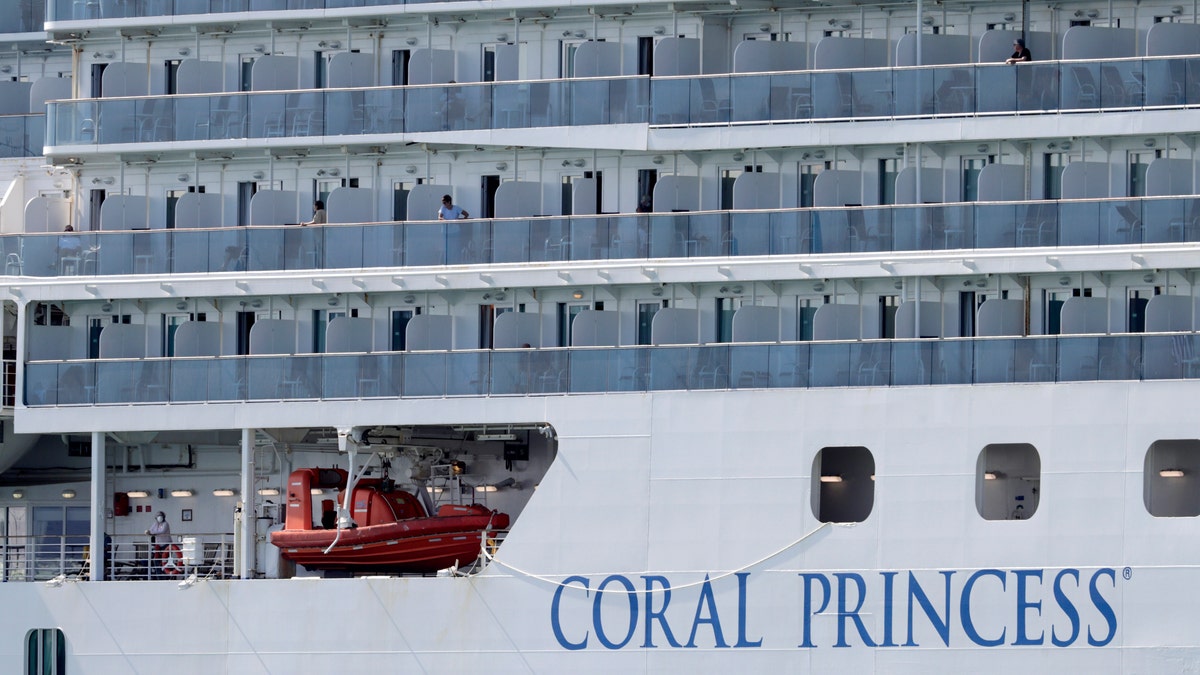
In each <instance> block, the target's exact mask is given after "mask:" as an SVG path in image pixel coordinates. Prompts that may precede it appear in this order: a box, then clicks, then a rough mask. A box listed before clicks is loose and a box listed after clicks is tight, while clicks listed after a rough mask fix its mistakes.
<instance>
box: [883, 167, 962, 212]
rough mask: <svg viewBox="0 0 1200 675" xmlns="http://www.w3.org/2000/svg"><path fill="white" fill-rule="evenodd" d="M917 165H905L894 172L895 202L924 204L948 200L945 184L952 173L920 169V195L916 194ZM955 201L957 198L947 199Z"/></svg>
mask: <svg viewBox="0 0 1200 675" xmlns="http://www.w3.org/2000/svg"><path fill="white" fill-rule="evenodd" d="M917 171H918V169H917V167H915V166H910V167H905V168H903V169H901V170H900V172H899V173H897V174H896V203H897V204H926V203H929V202H934V203H941V202H945V201H948V200H947V199H946V194H945V186H946V184H947V183H948V182H950V181H951V180H952V179H953V178H954V175H953V174H952V172H949V171H943V170H941V169H920V171H921V195H920V196H919V197H918V196H917ZM949 201H957V200H949Z"/></svg>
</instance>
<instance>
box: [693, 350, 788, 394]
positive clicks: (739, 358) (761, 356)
mask: <svg viewBox="0 0 1200 675" xmlns="http://www.w3.org/2000/svg"><path fill="white" fill-rule="evenodd" d="M771 347H772V345H730V346H728V347H726V348H724V349H723V350H722V351H724V352H726V353H727V355H728V366H729V369H728V371H723V370H722V369H721V368H722V367H723V366H724V365H725V364H724V363H723V362H720V361H718V362H715V363H707V364H701V369H700V370H699V371H698V372H697V378H698V379H699V380H700V381H701V384H703V383H704V382H703V381H704V380H706V379H707V378H708V377H710V376H711V378H712V380H713V386H712V387H710V388H712V389H724V388H727V387H733V388H736V389H766V388H768V387H770V386H772V384H771V380H772V379H773V378H772V373H773V371H774V368H773V367H772V363H771ZM706 365H707V366H709V368H710V369H709V370H707V371H706V370H704V366H706Z"/></svg>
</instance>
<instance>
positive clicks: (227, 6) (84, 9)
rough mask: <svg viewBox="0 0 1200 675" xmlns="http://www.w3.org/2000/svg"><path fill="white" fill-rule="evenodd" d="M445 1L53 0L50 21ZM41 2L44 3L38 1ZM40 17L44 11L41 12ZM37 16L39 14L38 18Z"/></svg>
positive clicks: (378, 5) (443, 0)
mask: <svg viewBox="0 0 1200 675" xmlns="http://www.w3.org/2000/svg"><path fill="white" fill-rule="evenodd" d="M446 1H447V0H53V2H51V3H50V7H49V9H50V11H51V14H50V17H49V20H50V21H87V20H93V19H125V18H142V17H152V16H186V15H191V14H217V13H226V12H271V11H283V10H294V9H339V8H344V7H380V6H384V5H417V4H432V3H437V2H446ZM40 2H42V3H45V2H46V0H40ZM43 14H44V12H43ZM39 16H41V15H39Z"/></svg>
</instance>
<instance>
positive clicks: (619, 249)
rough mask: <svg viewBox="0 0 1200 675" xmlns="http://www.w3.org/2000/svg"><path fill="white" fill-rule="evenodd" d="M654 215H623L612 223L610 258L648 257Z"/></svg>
mask: <svg viewBox="0 0 1200 675" xmlns="http://www.w3.org/2000/svg"><path fill="white" fill-rule="evenodd" d="M652 218H653V216H647V215H638V216H621V217H619V218H617V219H615V220H614V221H613V223H612V228H611V229H610V232H611V233H612V240H611V241H610V242H609V244H610V248H609V257H610V258H647V257H649V256H650V222H651V220H652Z"/></svg>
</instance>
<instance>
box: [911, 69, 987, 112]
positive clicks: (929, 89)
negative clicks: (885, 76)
mask: <svg viewBox="0 0 1200 675" xmlns="http://www.w3.org/2000/svg"><path fill="white" fill-rule="evenodd" d="M960 70H967V71H968V72H969V70H968V69H965V68H963V69H960ZM938 74H939V72H938V71H937V70H935V69H933V68H914V69H908V70H897V71H895V72H894V73H893V77H892V86H893V88H894V90H895V92H896V94H895V112H896V114H897V115H900V116H903V115H931V114H933V113H935V112H939V111H938V109H937V108H938V106H937V104H938V103H939V101H940V100H941V99H946V100H947V101H949V99H950V98H951V94H950V85H949V84H941V85H939V84H938V82H937V80H938V79H939V78H938V77H937V76H938ZM968 81H969V80H968ZM954 102H957V101H954ZM956 112H967V111H966V110H958V111H956Z"/></svg>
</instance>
